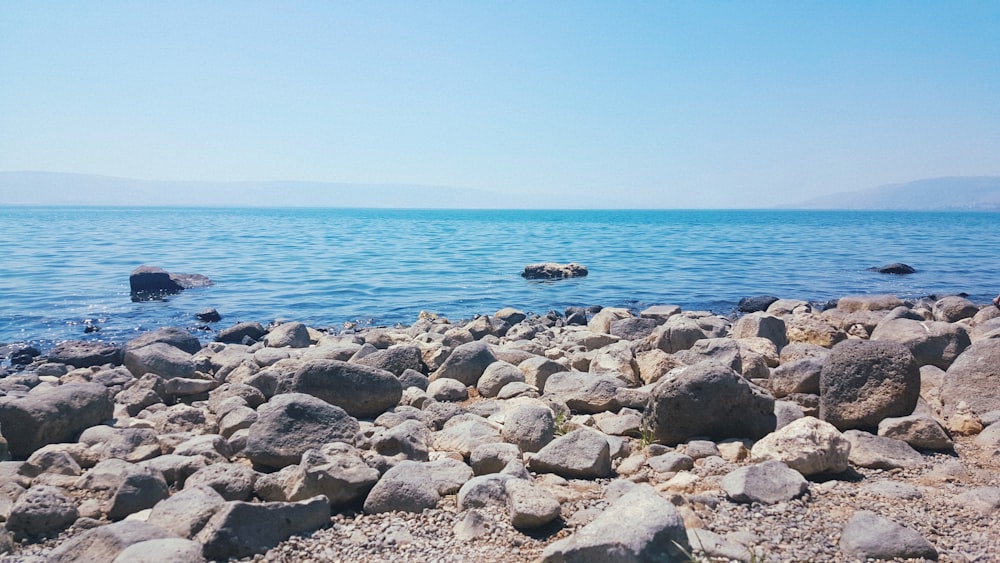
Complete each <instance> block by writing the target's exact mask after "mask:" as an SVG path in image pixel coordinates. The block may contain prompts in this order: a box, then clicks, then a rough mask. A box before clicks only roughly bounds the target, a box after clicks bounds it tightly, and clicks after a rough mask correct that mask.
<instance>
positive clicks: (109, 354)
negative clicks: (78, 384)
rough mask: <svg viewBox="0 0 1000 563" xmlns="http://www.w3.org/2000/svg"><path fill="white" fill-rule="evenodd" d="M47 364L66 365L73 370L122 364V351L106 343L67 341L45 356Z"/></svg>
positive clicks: (57, 345)
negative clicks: (73, 368)
mask: <svg viewBox="0 0 1000 563" xmlns="http://www.w3.org/2000/svg"><path fill="white" fill-rule="evenodd" d="M47 358H48V360H49V362H53V363H58V364H66V365H70V366H73V367H75V368H89V367H93V366H103V365H104V364H114V365H119V364H121V363H122V349H121V348H120V347H119V346H116V345H114V344H109V343H107V342H89V341H84V340H67V341H66V342H60V343H59V344H56V345H55V347H54V348H52V350H50V351H49V354H48V356H47Z"/></svg>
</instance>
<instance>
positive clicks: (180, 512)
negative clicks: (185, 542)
mask: <svg viewBox="0 0 1000 563" xmlns="http://www.w3.org/2000/svg"><path fill="white" fill-rule="evenodd" d="M225 504H226V499H224V498H222V495H220V494H219V493H217V492H216V491H215V489H212V488H211V487H195V488H189V489H184V490H182V491H179V492H177V493H176V494H174V495H173V496H171V497H170V498H168V499H166V500H164V501H162V502H160V503H158V504H157V505H156V506H154V507H153V510H152V511H150V513H149V518H148V519H147V522H149V523H150V524H153V525H156V526H158V527H160V528H162V529H164V530H168V531H170V532H172V533H174V534H176V535H178V536H180V537H183V538H188V539H192V538H194V537H195V536H196V535H197V534H198V532H200V531H201V529H202V528H204V527H205V524H207V523H208V521H209V520H211V518H212V516H214V515H215V513H216V512H218V511H219V509H221V508H222V507H223V505H225Z"/></svg>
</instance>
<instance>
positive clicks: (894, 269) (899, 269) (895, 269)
mask: <svg viewBox="0 0 1000 563" xmlns="http://www.w3.org/2000/svg"><path fill="white" fill-rule="evenodd" d="M868 270H869V271H872V272H878V273H880V274H895V275H906V274H914V273H916V270H915V269H913V266H910V265H908V264H903V263H901V262H893V263H892V264H886V265H885V266H872V267H871V268H868Z"/></svg>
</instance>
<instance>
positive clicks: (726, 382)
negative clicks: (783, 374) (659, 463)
mask: <svg viewBox="0 0 1000 563" xmlns="http://www.w3.org/2000/svg"><path fill="white" fill-rule="evenodd" d="M645 423H646V426H647V428H649V430H650V431H651V432H652V436H653V438H654V439H655V440H656V441H658V442H660V443H663V444H667V445H675V444H679V443H681V442H684V441H686V440H688V439H690V438H693V437H696V436H704V437H708V438H710V439H715V440H723V439H726V438H753V439H758V438H762V437H763V436H765V435H766V434H768V433H769V432H773V431H774V429H775V425H776V423H777V419H776V417H775V415H774V398H773V397H772V396H771V395H770V394H768V393H767V392H765V391H764V390H763V389H761V388H759V387H757V386H755V385H753V384H751V383H750V382H748V381H747V380H745V379H743V378H742V377H740V375H739V374H738V373H736V372H735V371H733V370H732V369H730V368H728V367H726V366H724V365H722V364H720V363H718V362H715V361H705V362H701V363H699V364H696V365H694V366H691V367H689V368H686V369H685V370H684V371H682V372H681V373H680V374H678V375H677V376H676V377H674V378H671V379H666V380H663V381H661V382H660V383H659V384H657V386H656V387H655V388H654V389H653V392H652V395H651V396H650V398H649V403H648V405H647V407H646V412H645Z"/></svg>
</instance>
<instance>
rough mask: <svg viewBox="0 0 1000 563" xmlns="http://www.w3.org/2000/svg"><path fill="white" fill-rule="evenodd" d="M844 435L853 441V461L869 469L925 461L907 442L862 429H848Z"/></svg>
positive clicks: (897, 466) (907, 465) (911, 465)
mask: <svg viewBox="0 0 1000 563" xmlns="http://www.w3.org/2000/svg"><path fill="white" fill-rule="evenodd" d="M844 437H845V438H847V439H848V440H849V441H850V442H851V455H850V460H851V463H852V464H854V465H856V466H858V467H867V468H869V469H900V468H907V467H913V466H914V465H917V464H919V463H921V462H922V461H923V456H921V455H920V454H919V453H918V452H917V451H916V450H914V449H913V448H911V447H910V446H909V445H908V444H907V443H906V442H903V441H900V440H893V439H892V438H884V437H882V436H875V435H874V434H869V433H868V432H862V431H861V430H848V431H847V432H844Z"/></svg>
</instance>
